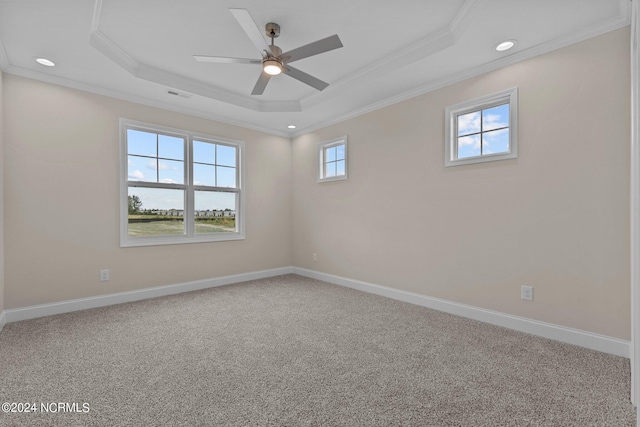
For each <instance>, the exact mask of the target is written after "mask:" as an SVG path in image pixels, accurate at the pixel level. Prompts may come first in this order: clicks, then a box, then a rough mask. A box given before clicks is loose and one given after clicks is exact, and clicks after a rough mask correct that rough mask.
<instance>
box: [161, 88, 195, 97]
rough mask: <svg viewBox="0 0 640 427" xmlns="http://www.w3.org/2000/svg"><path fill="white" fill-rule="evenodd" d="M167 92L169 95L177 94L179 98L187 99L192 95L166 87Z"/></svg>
mask: <svg viewBox="0 0 640 427" xmlns="http://www.w3.org/2000/svg"><path fill="white" fill-rule="evenodd" d="M167 93H168V94H169V95H173V96H179V97H181V98H187V99H188V98H191V96H192V95H191V94H189V93H184V92H178V91H177V90H173V89H168V90H167Z"/></svg>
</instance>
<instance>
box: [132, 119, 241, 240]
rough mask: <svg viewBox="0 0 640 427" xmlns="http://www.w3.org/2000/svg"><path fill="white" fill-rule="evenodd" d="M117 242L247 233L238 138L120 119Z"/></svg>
mask: <svg viewBox="0 0 640 427" xmlns="http://www.w3.org/2000/svg"><path fill="white" fill-rule="evenodd" d="M120 150H121V160H120V161H121V178H120V181H121V184H120V185H121V191H120V193H121V194H120V223H121V227H120V229H121V230H120V246H146V245H161V244H172V243H191V242H209V241H220V240H237V239H243V238H244V194H243V191H242V182H243V180H242V173H243V168H242V165H243V151H244V143H243V142H242V141H232V140H228V139H225V138H219V137H215V136H210V135H201V134H196V133H193V132H189V131H185V130H182V129H173V128H168V127H164V126H158V125H152V124H147V123H142V122H136V121H132V120H126V119H121V120H120Z"/></svg>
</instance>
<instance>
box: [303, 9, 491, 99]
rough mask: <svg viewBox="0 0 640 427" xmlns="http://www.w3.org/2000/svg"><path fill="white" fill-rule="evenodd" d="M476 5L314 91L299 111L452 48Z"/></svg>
mask: <svg viewBox="0 0 640 427" xmlns="http://www.w3.org/2000/svg"><path fill="white" fill-rule="evenodd" d="M479 2H480V0H467V1H466V2H465V3H464V4H463V5H462V7H461V8H460V10H459V11H458V13H457V14H456V16H455V17H454V18H453V20H452V21H451V23H450V24H449V25H447V26H446V27H445V28H441V29H440V30H438V31H435V32H434V33H432V34H431V35H429V36H428V37H426V38H424V39H422V40H420V41H418V42H416V43H413V44H411V45H409V46H406V47H404V48H402V49H399V50H398V51H396V52H394V53H393V54H391V55H388V56H385V57H384V58H383V59H381V60H379V61H376V62H374V63H371V64H368V65H367V66H365V67H363V68H361V69H360V70H357V71H356V72H354V73H350V74H349V75H348V76H346V77H344V78H342V79H339V80H337V81H335V82H333V83H331V85H330V86H329V87H328V88H327V89H325V90H324V91H322V92H317V93H314V94H312V95H310V96H308V97H306V98H303V99H302V100H301V101H300V102H301V104H302V109H303V110H306V109H307V108H311V107H313V106H316V105H319V104H321V103H323V102H325V101H326V100H327V99H328V98H330V97H331V96H332V92H334V91H336V90H338V89H339V88H341V87H342V86H345V85H347V84H350V83H352V82H354V81H360V80H362V79H363V78H364V77H367V78H375V77H379V76H382V75H384V74H386V73H389V72H391V71H393V70H396V69H398V68H402V67H405V66H407V65H410V64H412V63H414V62H416V61H419V60H421V59H424V58H427V57H429V56H431V55H433V54H435V53H437V52H440V51H441V50H444V49H446V48H448V47H451V46H453V45H454V44H455V43H456V42H457V41H458V39H459V38H460V36H461V35H462V34H463V33H464V31H465V30H466V28H467V25H466V24H467V23H468V22H469V21H470V20H471V19H472V17H473V13H474V11H475V10H476V8H477V5H478V3H479Z"/></svg>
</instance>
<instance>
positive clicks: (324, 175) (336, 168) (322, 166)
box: [318, 136, 347, 182]
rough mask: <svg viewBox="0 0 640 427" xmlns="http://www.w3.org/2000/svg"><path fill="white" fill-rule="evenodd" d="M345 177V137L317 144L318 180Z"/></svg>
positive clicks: (333, 179) (332, 179)
mask: <svg viewBox="0 0 640 427" xmlns="http://www.w3.org/2000/svg"><path fill="white" fill-rule="evenodd" d="M338 179H347V137H346V136H343V137H341V138H338V139H334V140H331V141H326V142H321V143H320V144H318V182H322V181H335V180H338Z"/></svg>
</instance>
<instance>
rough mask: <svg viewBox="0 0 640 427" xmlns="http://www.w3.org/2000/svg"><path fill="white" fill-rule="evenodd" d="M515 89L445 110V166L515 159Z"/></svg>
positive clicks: (516, 111) (516, 92)
mask: <svg viewBox="0 0 640 427" xmlns="http://www.w3.org/2000/svg"><path fill="white" fill-rule="evenodd" d="M517 107H518V88H512V89H507V90H504V91H502V92H498V93H494V94H492V95H488V96H485V97H482V98H479V99H474V100H472V101H468V102H464V103H461V104H457V105H453V106H450V107H447V108H446V110H445V116H446V118H447V126H446V130H445V160H444V163H445V166H457V165H466V164H470V163H479V162H490V161H494V160H504V159H513V158H516V157H518V141H517V122H518V120H517V118H518V110H517Z"/></svg>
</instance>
